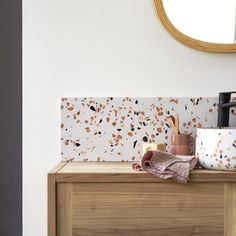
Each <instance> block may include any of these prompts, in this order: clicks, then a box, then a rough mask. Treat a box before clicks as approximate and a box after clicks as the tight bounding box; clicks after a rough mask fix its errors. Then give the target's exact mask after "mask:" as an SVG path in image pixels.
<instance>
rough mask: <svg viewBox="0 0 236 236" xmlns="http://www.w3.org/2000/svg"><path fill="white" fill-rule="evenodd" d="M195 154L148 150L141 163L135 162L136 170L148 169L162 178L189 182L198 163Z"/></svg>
mask: <svg viewBox="0 0 236 236" xmlns="http://www.w3.org/2000/svg"><path fill="white" fill-rule="evenodd" d="M197 163H198V159H197V158H196V157H195V156H181V155H172V154H169V153H166V152H160V151H148V152H146V153H145V154H144V156H143V158H142V159H141V161H140V163H133V164H132V167H133V169H134V170H138V171H142V170H144V171H146V172H148V173H151V174H152V175H154V176H156V177H158V178H161V179H170V178H171V179H173V180H175V181H177V182H179V183H184V184H185V183H187V182H188V179H189V172H190V170H192V169H194V167H195V166H196V165H197Z"/></svg>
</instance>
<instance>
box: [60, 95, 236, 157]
mask: <svg viewBox="0 0 236 236" xmlns="http://www.w3.org/2000/svg"><path fill="white" fill-rule="evenodd" d="M217 101H218V98H207V97H206V98H204V97H198V98H196V97H194V98H189V97H186V98H170V97H169V98H168V97H151V98H146V97H145V98H144V97H114V98H113V97H99V98H88V97H87V98H62V100H61V157H62V161H65V160H69V159H73V160H75V161H137V160H140V158H141V153H142V144H143V143H146V142H155V143H166V145H167V150H169V135H170V134H171V129H170V128H169V125H168V124H167V122H166V118H167V116H169V115H175V114H176V113H178V114H179V116H180V131H181V132H182V133H191V134H192V137H193V138H195V137H196V128H201V127H215V126H216V121H217ZM231 113H232V115H231V119H233V120H235V119H236V111H235V110H232V112H231ZM235 125H236V124H235ZM192 148H194V147H192Z"/></svg>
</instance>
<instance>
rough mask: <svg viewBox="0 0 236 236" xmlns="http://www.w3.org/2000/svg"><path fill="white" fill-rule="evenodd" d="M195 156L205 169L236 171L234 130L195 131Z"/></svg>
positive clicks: (235, 137)
mask: <svg viewBox="0 0 236 236" xmlns="http://www.w3.org/2000/svg"><path fill="white" fill-rule="evenodd" d="M196 156H197V157H198V158H199V162H200V164H201V166H202V167H204V168H206V169H213V170H232V171H236V128H224V129H218V128H215V129H214V128H205V129H197V139H196Z"/></svg>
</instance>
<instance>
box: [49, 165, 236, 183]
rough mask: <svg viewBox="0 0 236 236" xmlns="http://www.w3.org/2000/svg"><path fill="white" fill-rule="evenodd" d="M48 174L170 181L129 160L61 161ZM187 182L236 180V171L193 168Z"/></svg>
mask: <svg viewBox="0 0 236 236" xmlns="http://www.w3.org/2000/svg"><path fill="white" fill-rule="evenodd" d="M49 174H55V179H56V182H104V183H105V182H131V183H132V182H165V183H166V182H172V181H171V180H168V181H166V180H165V181H164V180H161V179H158V178H156V177H154V176H152V175H151V174H149V173H146V172H142V171H139V172H137V171H134V170H132V168H131V162H61V163H59V164H58V165H57V166H56V167H55V168H54V169H53V170H52V171H51V172H49ZM189 182H206V183H227V182H236V172H233V171H214V170H204V169H195V170H193V171H192V172H191V174H190V180H189Z"/></svg>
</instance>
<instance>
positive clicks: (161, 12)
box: [153, 0, 236, 53]
mask: <svg viewBox="0 0 236 236" xmlns="http://www.w3.org/2000/svg"><path fill="white" fill-rule="evenodd" d="M153 1H154V5H155V8H156V12H157V15H158V16H159V18H160V20H161V22H162V24H163V25H164V27H165V28H166V30H167V31H168V32H169V33H170V34H171V35H172V36H173V37H174V38H175V39H177V40H178V41H179V42H181V43H183V44H185V45H186V46H188V47H191V48H194V49H198V50H202V51H207V52H228V53H232V52H236V44H223V43H209V42H205V41H201V40H198V39H194V38H191V37H189V36H187V35H185V34H183V33H181V32H180V31H179V30H178V29H177V28H175V26H174V25H173V24H172V23H171V21H170V20H169V18H168V16H167V14H166V12H165V9H164V5H163V2H162V0H153Z"/></svg>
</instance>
